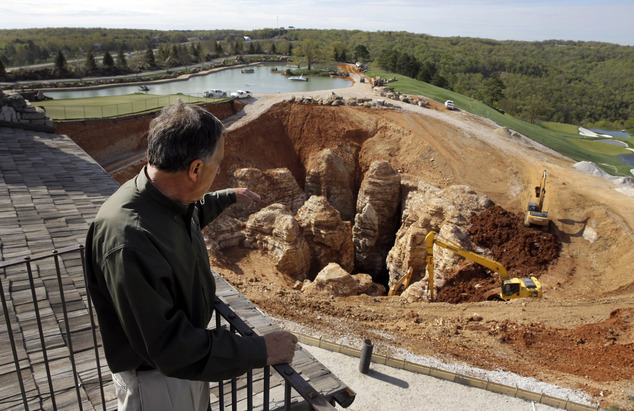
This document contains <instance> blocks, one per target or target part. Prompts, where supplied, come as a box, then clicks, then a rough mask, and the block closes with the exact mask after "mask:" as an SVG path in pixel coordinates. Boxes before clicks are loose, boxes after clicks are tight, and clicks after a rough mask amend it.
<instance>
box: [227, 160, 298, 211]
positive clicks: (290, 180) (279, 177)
mask: <svg viewBox="0 0 634 411" xmlns="http://www.w3.org/2000/svg"><path fill="white" fill-rule="evenodd" d="M230 184H231V186H232V187H247V188H249V189H250V190H251V191H253V192H254V193H257V194H259V195H260V197H261V199H260V201H254V202H248V203H247V202H240V203H236V204H233V205H231V206H230V207H228V208H227V210H226V211H225V212H226V213H227V214H229V215H231V216H232V217H235V218H238V219H240V220H246V219H247V218H248V217H249V215H251V214H253V213H254V212H257V211H259V210H261V209H262V208H264V207H267V206H269V205H271V204H283V205H284V206H286V207H287V208H288V209H289V210H290V211H291V212H292V213H293V214H295V213H297V210H299V208H300V207H301V206H302V204H304V200H305V199H306V196H305V194H304V191H303V190H302V188H301V187H300V186H299V184H297V181H296V180H295V177H294V176H293V174H292V173H291V172H290V170H288V169H286V168H275V169H270V170H266V171H262V170H259V169H257V168H240V169H236V170H235V171H234V172H233V179H232V181H230Z"/></svg>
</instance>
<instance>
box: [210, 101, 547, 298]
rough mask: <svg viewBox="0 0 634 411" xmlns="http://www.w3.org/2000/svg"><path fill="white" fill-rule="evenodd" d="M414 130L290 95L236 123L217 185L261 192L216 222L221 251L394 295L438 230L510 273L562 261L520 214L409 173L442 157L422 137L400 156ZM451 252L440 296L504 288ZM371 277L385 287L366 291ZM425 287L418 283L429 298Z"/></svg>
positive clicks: (291, 273) (444, 262) (340, 290)
mask: <svg viewBox="0 0 634 411" xmlns="http://www.w3.org/2000/svg"><path fill="white" fill-rule="evenodd" d="M407 135H408V133H407V130H404V129H402V128H400V127H399V126H397V125H395V124H391V123H390V122H389V120H386V119H382V122H379V121H377V120H376V118H375V116H371V115H370V113H369V112H368V110H366V109H362V108H352V107H322V106H313V105H304V104H299V103H289V102H285V103H280V104H277V105H275V106H273V107H272V108H271V109H269V110H268V111H267V112H266V113H264V114H262V115H260V116H259V117H258V118H257V119H255V120H253V121H251V122H249V123H247V124H245V125H243V126H241V127H239V128H236V129H234V130H230V131H229V133H228V137H227V139H226V146H225V159H224V162H223V165H222V167H223V170H222V172H221V175H220V176H219V177H218V179H217V180H216V182H215V183H214V187H213V188H214V189H220V188H224V187H235V186H242V187H248V188H250V189H251V190H253V191H254V192H256V193H258V194H260V195H261V197H262V200H261V201H259V202H257V203H251V204H244V203H239V204H236V205H234V206H232V207H231V208H229V209H228V210H226V212H225V213H223V216H222V217H221V218H219V219H218V220H217V221H215V222H214V223H213V224H212V225H211V226H210V227H209V228H208V229H207V230H206V236H207V238H208V240H209V242H210V249H211V250H212V253H214V252H215V253H216V254H217V255H221V256H222V255H224V256H225V257H224V258H226V256H227V255H228V256H233V257H234V258H236V257H235V256H238V255H239V256H240V258H244V255H245V253H248V252H249V251H248V250H258V252H261V253H266V254H268V255H270V256H272V258H273V259H274V260H275V269H276V270H278V271H279V272H280V273H281V275H284V276H286V277H288V279H289V280H291V282H292V281H295V285H294V287H295V288H298V289H300V288H304V287H306V285H310V284H311V282H315V279H316V277H317V276H318V274H320V273H321V272H322V271H323V270H326V269H328V270H330V272H335V274H329V275H331V276H334V277H337V275H338V274H336V273H341V272H346V273H348V274H350V275H351V276H352V277H355V278H357V282H358V283H364V284H366V287H365V288H363V287H361V286H360V287H359V288H358V289H356V290H355V283H353V282H351V281H348V280H341V281H338V282H335V283H333V284H336V285H331V286H330V288H328V289H327V290H326V291H329V292H331V293H332V294H335V295H346V293H348V295H349V294H355V292H365V293H371V292H373V293H379V294H385V293H386V291H387V290H388V289H389V288H390V287H391V286H392V285H393V284H395V283H396V282H397V281H398V280H399V279H400V278H401V277H402V276H403V275H405V273H406V272H407V271H408V270H410V268H411V269H412V272H413V276H412V282H413V283H416V282H417V281H418V280H423V279H424V277H425V272H426V271H425V268H426V260H425V256H426V252H425V244H424V237H425V235H426V234H427V233H428V232H429V231H432V230H433V231H436V232H438V233H439V234H440V235H442V236H443V237H444V238H447V239H450V240H451V241H453V242H456V243H458V244H460V245H461V246H464V247H465V248H466V249H471V250H477V251H478V252H480V251H481V252H483V253H487V255H488V256H489V257H491V258H494V259H497V260H498V261H500V262H501V263H502V264H504V265H505V266H506V267H507V270H508V271H509V273H510V274H511V276H528V275H536V276H538V275H539V274H540V273H541V272H542V271H544V270H545V267H546V266H547V265H548V264H549V263H550V261H552V260H553V259H555V258H557V256H558V251H559V244H558V242H557V240H556V238H555V236H554V235H552V234H550V233H545V232H541V231H539V230H533V229H530V228H529V229H527V228H524V227H522V224H521V216H519V215H513V214H512V213H509V212H507V211H505V210H503V209H501V208H500V207H497V206H494V204H493V203H492V202H491V200H489V199H488V198H487V197H486V196H483V195H479V194H478V193H476V192H474V191H473V190H471V189H470V188H469V187H466V186H462V185H448V184H446V185H445V186H444V187H437V186H434V185H433V184H431V183H429V182H427V181H426V179H425V176H424V173H417V174H416V173H411V171H412V170H416V169H417V168H418V167H422V166H423V165H424V164H425V163H426V162H427V163H429V162H430V161H431V162H435V163H436V164H438V163H442V161H443V159H442V156H441V155H440V153H438V152H436V151H433V150H431V148H430V147H429V146H428V145H426V144H425V143H424V142H423V141H421V142H420V143H419V144H418V145H417V147H418V150H419V152H418V153H414V155H413V154H412V153H411V152H408V153H407V155H403V156H399V154H400V153H403V151H402V146H404V145H406V144H405V143H404V142H403V144H401V141H399V138H405V137H407ZM410 151H411V150H410ZM403 157H407V159H408V160H404V159H403ZM412 159H415V162H412ZM408 161H409V162H408ZM236 249H239V250H241V251H239V252H238V251H236ZM443 251H445V252H438V253H436V252H435V256H434V258H435V259H436V260H437V261H436V263H435V264H436V267H437V270H436V274H435V285H436V286H437V296H438V297H437V299H438V300H440V301H446V302H452V303H459V302H465V301H480V300H483V299H484V298H485V297H484V295H485V294H486V292H487V291H488V290H490V289H492V288H495V287H499V278H496V275H497V274H496V273H493V272H490V271H489V270H485V269H483V268H482V267H479V266H477V265H476V264H474V263H470V262H468V261H465V260H462V259H461V257H459V256H456V255H451V253H449V252H446V250H443ZM461 260H462V261H461ZM333 264H335V265H337V267H336V270H334V271H333ZM358 274H363V275H364V276H363V277H359V276H358ZM320 275H321V274H320ZM368 276H369V277H368ZM359 278H365V280H359ZM368 278H371V280H372V283H374V284H378V285H381V286H382V287H378V286H375V287H369V288H368V287H367V283H368ZM298 283H299V284H300V285H299V286H298ZM301 284H303V285H301ZM426 284H427V282H426V281H420V282H418V288H419V289H420V288H422V292H421V293H420V294H421V295H420V296H419V297H421V298H424V297H423V295H424V294H425V292H424V291H425V290H424V288H425V285H426ZM357 285H358V284H357ZM413 289H414V288H412V290H413ZM412 293H413V292H412ZM413 295H414V297H412V296H410V297H411V298H415V293H413Z"/></svg>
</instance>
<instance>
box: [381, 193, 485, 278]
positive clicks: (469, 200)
mask: <svg viewBox="0 0 634 411" xmlns="http://www.w3.org/2000/svg"><path fill="white" fill-rule="evenodd" d="M492 204H493V203H492V201H491V200H490V199H489V198H488V197H487V196H481V195H478V194H477V193H475V192H474V191H473V190H471V189H470V188H469V187H467V186H450V187H447V188H444V189H442V190H441V189H439V188H436V187H433V186H430V185H428V184H426V183H419V184H418V187H417V189H409V191H408V193H407V196H406V199H405V201H404V205H403V214H402V217H401V227H400V228H399V230H398V232H397V233H396V239H395V241H394V246H393V247H392V249H391V250H390V252H389V253H388V256H387V259H386V265H387V269H388V271H389V277H390V278H389V282H388V284H389V286H392V285H393V284H395V283H396V282H397V281H398V280H399V279H400V278H401V277H402V276H403V275H405V273H406V272H407V271H408V270H409V268H410V267H412V268H413V269H414V275H413V281H417V280H419V279H421V278H423V277H424V276H425V267H426V260H425V258H426V252H425V236H426V235H427V233H429V231H435V232H437V233H439V232H440V233H443V232H444V231H443V228H444V226H445V225H448V227H447V228H446V229H445V230H447V233H448V234H447V235H448V236H449V237H444V238H449V239H452V241H453V239H454V238H456V239H457V241H458V242H459V243H462V242H464V238H463V237H462V235H461V234H458V231H456V230H458V228H453V227H463V226H466V225H467V224H468V221H469V219H470V218H471V217H472V216H473V215H474V214H476V213H479V212H481V211H483V210H484V209H486V208H487V207H489V206H491V205H492ZM461 230H462V229H461ZM462 231H464V230H462ZM449 233H451V234H449ZM443 250H444V249H443ZM447 252H449V251H447ZM452 254H453V253H452ZM454 255H455V254H454ZM441 264H442V263H441ZM442 281H443V280H442V277H441V282H442ZM436 285H437V284H436Z"/></svg>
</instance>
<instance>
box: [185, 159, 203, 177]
mask: <svg viewBox="0 0 634 411" xmlns="http://www.w3.org/2000/svg"><path fill="white" fill-rule="evenodd" d="M202 167H203V162H202V160H200V159H198V160H194V161H192V163H191V164H190V165H189V169H188V170H187V177H188V178H189V179H190V180H191V181H193V182H194V183H195V182H196V181H198V177H199V176H200V173H201V172H202Z"/></svg>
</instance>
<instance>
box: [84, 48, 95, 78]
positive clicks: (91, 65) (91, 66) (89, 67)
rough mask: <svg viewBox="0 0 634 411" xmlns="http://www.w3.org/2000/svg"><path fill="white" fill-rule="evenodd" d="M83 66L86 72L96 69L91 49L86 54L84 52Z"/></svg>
mask: <svg viewBox="0 0 634 411" xmlns="http://www.w3.org/2000/svg"><path fill="white" fill-rule="evenodd" d="M84 68H85V69H86V71H87V72H88V73H90V72H93V71H95V70H97V62H96V61H95V55H94V54H92V50H90V51H88V54H86V62H85V63H84Z"/></svg>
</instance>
